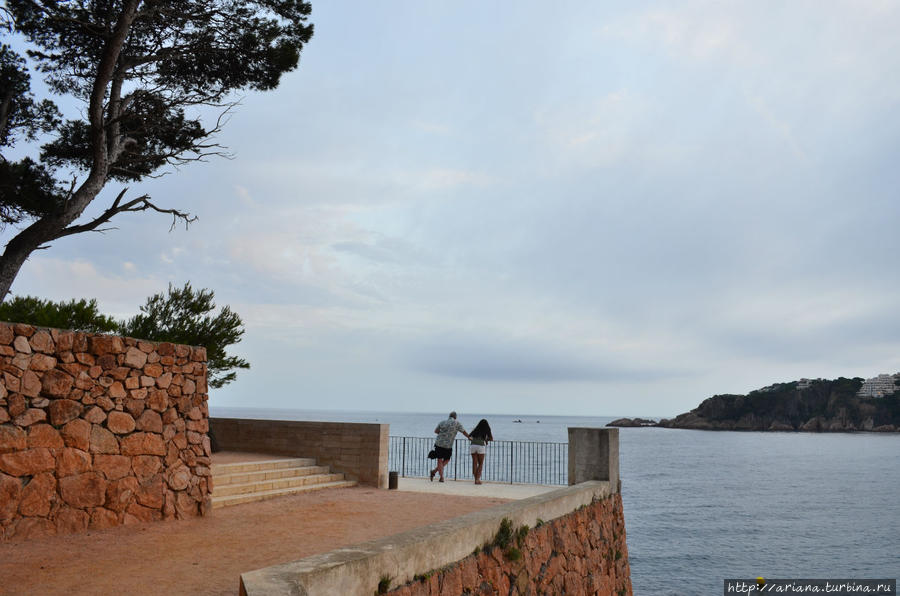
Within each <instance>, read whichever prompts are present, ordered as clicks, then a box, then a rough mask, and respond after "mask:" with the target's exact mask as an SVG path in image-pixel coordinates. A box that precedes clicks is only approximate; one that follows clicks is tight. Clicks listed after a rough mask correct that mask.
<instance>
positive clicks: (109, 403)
mask: <svg viewBox="0 0 900 596" xmlns="http://www.w3.org/2000/svg"><path fill="white" fill-rule="evenodd" d="M97 405H98V406H100V407H101V408H103V409H104V411H106V412H109V411H110V410H112V409H113V408H115V407H116V403H115V402H114V401H113V400H111V399H109V398H108V397H106V396H105V395H101V396H99V397H98V398H97Z"/></svg>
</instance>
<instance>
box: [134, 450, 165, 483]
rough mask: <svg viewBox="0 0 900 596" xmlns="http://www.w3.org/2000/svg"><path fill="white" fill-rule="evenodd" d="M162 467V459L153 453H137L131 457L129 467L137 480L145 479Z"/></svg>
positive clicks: (142, 480)
mask: <svg viewBox="0 0 900 596" xmlns="http://www.w3.org/2000/svg"><path fill="white" fill-rule="evenodd" d="M161 468H162V460H161V459H160V458H159V457H157V456H154V455H138V456H135V457H133V458H132V459H131V469H132V471H133V472H134V475H135V476H136V477H137V479H138V481H140V482H141V483H143V482H145V481H147V480H148V479H150V478H152V477H153V476H155V475H156V473H157V472H159V470H160V469H161Z"/></svg>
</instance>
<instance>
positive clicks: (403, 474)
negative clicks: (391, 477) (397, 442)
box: [400, 437, 406, 478]
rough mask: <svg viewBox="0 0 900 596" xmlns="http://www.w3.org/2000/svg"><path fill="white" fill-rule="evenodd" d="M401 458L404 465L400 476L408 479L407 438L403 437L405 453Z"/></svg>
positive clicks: (401, 467) (401, 466)
mask: <svg viewBox="0 0 900 596" xmlns="http://www.w3.org/2000/svg"><path fill="white" fill-rule="evenodd" d="M401 457H402V462H403V463H402V464H401V465H400V469H401V471H400V475H401V476H403V477H404V478H406V437H403V453H402V455H401Z"/></svg>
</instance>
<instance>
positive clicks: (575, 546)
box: [240, 480, 631, 596]
mask: <svg viewBox="0 0 900 596" xmlns="http://www.w3.org/2000/svg"><path fill="white" fill-rule="evenodd" d="M616 489H617V486H616V485H613V484H612V483H611V482H609V481H599V480H592V481H588V482H584V483H581V484H577V485H575V486H569V487H565V488H561V489H559V490H555V491H552V492H548V493H543V494H540V495H536V496H534V497H530V498H528V499H522V500H519V501H511V502H508V503H503V504H501V505H497V506H495V507H492V508H490V509H484V510H481V511H475V512H473V513H469V514H467V515H464V516H461V517H457V518H454V519H450V520H445V521H442V522H439V523H436V524H432V525H429V526H423V527H421V528H416V529H414V530H410V531H408V532H404V533H402V534H397V535H395V536H386V537H384V538H379V539H377V540H372V541H370V542H364V543H362V544H354V545H352V546H348V547H345V548H339V549H337V550H333V551H331V552H328V553H322V554H319V555H313V556H310V557H306V558H304V559H299V560H296V561H291V562H289V563H284V564H281V565H275V566H273V567H266V568H264V569H258V570H256V571H251V572H247V573H243V574H241V585H240V593H241V594H242V595H243V596H270V595H272V594H373V593H375V592H376V591H377V590H378V589H379V583H380V581H381V580H382V579H383V578H390V582H389V583H390V585H389V586H387V587H388V589H392V590H394V591H395V593H396V594H404V595H413V594H435V595H437V594H452V595H453V596H457V595H459V594H464V593H467V592H466V590H469V592H468V593H471V594H503V596H506V595H507V594H510V593H512V594H526V593H527V594H593V593H596V594H602V595H604V596H606V595H610V596H612V595H615V596H622V595H623V594H628V595H630V594H631V578H630V569H629V566H628V550H627V548H626V546H625V522H624V517H623V511H622V501H621V499H620V497H619V494H618V492H617V490H616ZM503 520H509V522H510V523H511V524H512V527H513V529H518V528H521V527H523V526H526V525H527V526H529V527H530V528H532V529H531V530H530V531H528V533H527V535H526V536H524V543H523V545H522V547H521V548H520V550H521V551H522V555H523V556H522V558H521V559H518V560H513V558H510V557H508V555H507V552H506V550H505V549H503V548H497V547H495V548H492V549H485V545H486V544H490V543H493V542H494V540H495V537H496V535H497V531H498V529H499V528H500V525H501V524H502V523H503ZM513 544H515V542H513ZM517 548H518V547H517ZM473 553H474V554H473ZM423 578H424V579H423ZM560 586H562V589H560ZM567 588H573V591H569V590H568V589H567ZM594 590H596V591H594Z"/></svg>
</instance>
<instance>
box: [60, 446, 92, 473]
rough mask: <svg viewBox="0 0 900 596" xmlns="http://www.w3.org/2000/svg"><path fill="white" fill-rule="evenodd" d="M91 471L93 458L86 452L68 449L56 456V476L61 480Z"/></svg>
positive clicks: (62, 450)
mask: <svg viewBox="0 0 900 596" xmlns="http://www.w3.org/2000/svg"><path fill="white" fill-rule="evenodd" d="M90 471H91V456H90V454H89V453H87V452H86V451H83V450H81V449H75V448H73V447H66V448H63V449H60V450H59V451H58V452H57V454H56V475H57V476H59V477H60V478H64V477H66V476H74V475H76V474H83V473H85V472H90Z"/></svg>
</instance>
